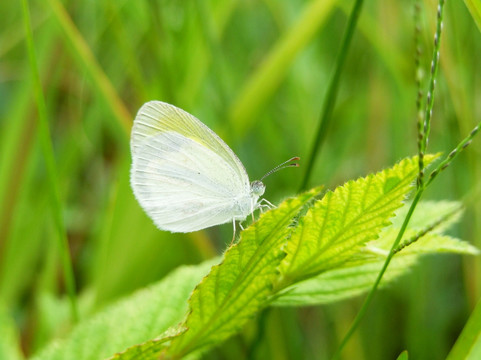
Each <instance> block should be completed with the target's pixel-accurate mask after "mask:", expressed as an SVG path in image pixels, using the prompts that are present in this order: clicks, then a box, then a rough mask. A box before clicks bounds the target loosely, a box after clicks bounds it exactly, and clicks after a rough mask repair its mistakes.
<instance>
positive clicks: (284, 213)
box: [119, 189, 320, 359]
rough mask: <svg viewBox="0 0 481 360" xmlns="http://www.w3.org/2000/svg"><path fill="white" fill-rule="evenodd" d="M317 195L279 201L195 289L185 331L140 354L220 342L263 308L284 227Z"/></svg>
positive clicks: (167, 354) (171, 353) (171, 354)
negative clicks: (279, 203)
mask: <svg viewBox="0 0 481 360" xmlns="http://www.w3.org/2000/svg"><path fill="white" fill-rule="evenodd" d="M319 191H320V190H319V189H315V190H313V191H310V192H308V193H305V194H303V195H301V196H298V197H297V198H292V199H288V200H286V201H284V202H283V203H282V204H281V205H280V206H279V207H278V208H276V209H274V210H272V211H269V212H267V213H265V214H263V215H262V216H261V217H260V219H259V221H257V222H256V223H254V224H253V225H252V226H250V227H249V228H248V229H246V230H245V231H243V232H242V233H241V240H240V241H239V243H238V244H235V245H233V246H231V247H230V248H229V249H228V250H227V252H226V253H225V256H224V261H223V262H222V263H221V264H219V265H216V266H214V267H213V268H212V269H211V272H210V273H209V275H208V276H207V277H205V278H204V279H203V280H202V282H201V283H200V284H199V285H198V286H197V288H196V289H195V290H194V292H193V294H192V296H191V298H190V300H189V303H190V311H189V314H188V316H187V319H186V321H185V323H184V324H183V326H184V327H185V328H187V329H188V330H187V331H185V332H184V333H182V334H178V336H177V337H174V338H173V339H169V340H170V341H169V342H168V343H167V345H166V344H164V342H165V339H163V338H161V339H159V340H156V341H152V342H150V343H149V344H147V346H146V344H142V345H140V346H139V347H141V348H142V349H141V350H142V352H147V353H151V352H153V353H155V354H161V358H162V357H163V358H181V357H184V356H187V355H189V354H192V352H194V351H197V350H199V349H202V348H205V347H207V346H208V345H211V344H215V343H219V342H221V341H223V340H225V339H226V338H227V337H229V336H231V335H232V334H234V333H235V332H236V331H237V330H238V329H239V328H240V327H242V326H243V325H244V323H245V322H246V321H247V320H248V319H249V318H250V317H252V316H253V315H254V314H255V313H256V312H257V311H259V309H260V308H261V307H264V306H265V305H266V304H267V298H268V296H269V295H270V294H271V289H272V282H273V279H274V278H275V277H276V276H277V274H278V273H277V267H278V266H279V264H280V261H281V260H282V258H283V257H284V253H283V251H282V247H283V245H284V244H285V241H286V237H287V236H288V234H289V233H290V231H291V229H290V227H289V225H290V224H291V223H292V221H293V218H294V217H295V216H296V215H297V214H298V213H299V211H300V210H301V209H302V208H303V207H304V206H306V204H307V203H308V202H309V200H311V199H312V198H313V197H314V196H316V195H317V194H318V193H319ZM134 354H135V356H138V354H139V348H136V347H133V348H131V349H128V350H127V351H125V352H124V353H122V354H121V356H120V357H119V358H120V359H131V358H132V356H133V355H134Z"/></svg>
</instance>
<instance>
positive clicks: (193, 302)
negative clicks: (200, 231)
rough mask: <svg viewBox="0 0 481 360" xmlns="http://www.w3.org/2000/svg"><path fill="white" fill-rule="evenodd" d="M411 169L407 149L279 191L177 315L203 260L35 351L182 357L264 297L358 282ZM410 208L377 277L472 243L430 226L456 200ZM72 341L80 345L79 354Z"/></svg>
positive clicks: (288, 299)
mask: <svg viewBox="0 0 481 360" xmlns="http://www.w3.org/2000/svg"><path fill="white" fill-rule="evenodd" d="M433 158H434V157H433V156H428V157H426V161H428V162H429V161H432V160H433ZM416 176H417V158H410V159H405V160H402V161H401V162H400V163H398V164H397V165H395V166H394V167H393V168H390V169H387V170H384V171H381V172H379V173H377V174H372V175H369V176H367V177H365V178H360V179H358V180H355V181H349V182H347V183H346V184H345V185H343V186H340V187H338V188H337V189H335V190H334V191H328V192H327V193H326V194H324V195H323V196H322V198H321V199H320V200H316V199H315V198H316V197H317V196H318V195H319V192H320V189H314V190H312V191H310V192H307V193H305V194H302V195H300V196H298V197H295V198H291V199H287V200H285V201H284V202H283V203H282V204H281V205H280V206H279V207H278V208H276V209H274V210H271V211H268V212H266V213H264V214H261V216H260V219H259V220H258V221H256V222H255V223H254V224H252V225H251V226H250V227H248V228H247V229H246V230H244V231H243V232H242V233H241V237H240V241H239V242H238V243H237V244H234V245H232V246H231V247H230V248H229V249H228V250H227V251H226V253H225V254H224V259H223V260H222V262H221V263H220V264H218V265H214V266H213V267H212V268H211V269H210V272H209V274H208V275H207V276H206V277H205V278H204V279H203V280H202V281H201V282H200V283H199V284H198V285H197V286H196V287H195V289H194V290H193V292H192V295H191V296H190V299H189V301H188V304H189V310H188V312H187V315H186V318H185V319H184V320H183V321H182V322H181V323H178V322H179V321H180V320H182V317H183V315H184V314H185V311H186V305H187V298H188V295H189V293H190V291H191V290H192V289H193V287H194V284H195V283H196V282H197V281H198V280H199V279H200V278H201V276H202V275H203V274H205V273H206V270H207V268H208V266H209V264H203V265H202V266H198V267H190V268H183V269H180V270H178V271H176V273H174V274H172V275H170V276H169V277H168V278H166V279H164V280H163V281H161V282H160V283H159V284H157V285H155V286H153V287H151V288H150V289H148V290H144V291H141V292H139V293H137V294H135V295H134V296H132V297H129V298H127V299H125V300H124V301H123V302H121V303H120V304H118V305H115V306H113V307H111V308H110V309H108V310H106V311H104V312H102V313H100V314H99V315H97V316H95V317H94V318H93V319H92V320H90V321H86V322H85V323H83V324H81V325H79V326H78V327H77V328H76V329H75V330H74V331H73V332H72V335H71V336H70V337H69V338H68V339H67V340H66V341H65V342H64V343H63V344H60V345H58V346H53V347H51V348H50V349H48V350H47V351H45V352H42V353H41V354H40V355H39V356H38V359H65V358H69V357H68V356H71V355H69V354H75V356H76V358H77V359H88V358H90V357H93V356H94V355H100V354H101V355H102V356H106V355H108V354H109V352H110V354H112V353H114V352H118V351H121V350H124V349H125V348H127V349H126V350H124V351H123V352H121V353H119V354H117V355H115V356H114V358H116V359H134V358H136V359H137V358H141V359H150V358H154V357H159V356H160V357H161V358H182V357H184V356H187V355H192V354H196V353H198V352H199V351H205V350H207V349H209V348H211V347H212V346H215V345H217V344H219V343H221V342H222V341H224V340H226V339H227V338H229V337H230V336H232V335H234V334H235V333H236V332H238V331H239V330H240V329H241V328H242V327H243V326H244V325H245V324H246V322H247V321H248V320H249V319H250V318H252V317H253V316H255V315H256V314H257V313H258V312H259V311H260V310H261V309H262V308H264V307H266V306H268V305H270V304H273V305H276V306H294V305H295V306H306V305H314V304H322V303H328V302H334V301H339V300H342V299H346V298H350V297H353V296H356V295H359V294H361V293H363V292H366V291H367V290H368V289H369V288H370V287H371V286H372V284H373V282H374V280H375V278H376V276H377V274H378V272H379V270H380V268H381V266H382V264H383V262H384V259H385V256H386V253H387V252H388V251H389V248H390V246H391V244H392V243H393V241H394V238H395V237H396V235H397V232H398V231H399V222H400V220H401V219H402V218H403V217H404V216H405V208H406V205H404V207H403V208H401V209H399V208H400V207H401V206H402V205H403V202H404V201H405V200H406V197H407V196H408V194H409V193H410V191H411V190H412V184H413V183H414V179H415V178H416ZM397 209H399V210H398V212H397V214H396V216H395V217H394V219H393V221H392V223H391V221H390V219H391V218H392V217H393V216H394V215H395V211H396V210H397ZM418 211H419V214H420V215H419V216H417V217H415V221H413V223H412V226H411V227H410V228H409V229H408V231H407V232H406V236H408V237H409V236H410V235H411V234H416V233H418V232H419V231H422V230H426V229H427V230H429V232H428V231H425V233H426V234H425V235H424V236H422V237H421V238H420V239H418V241H416V242H414V243H412V244H410V245H409V246H406V247H405V248H404V249H403V250H401V251H400V252H399V253H398V254H397V255H396V257H395V260H394V262H393V264H392V266H391V267H390V268H389V271H388V273H387V276H386V278H385V282H388V281H392V280H393V279H394V278H396V277H398V276H400V275H402V274H404V273H406V271H407V270H408V269H410V268H411V267H412V265H413V264H414V263H415V262H416V261H417V260H418V259H419V257H420V256H421V255H423V254H430V253H440V252H450V253H459V254H476V253H477V250H476V248H474V247H473V246H471V245H469V244H467V243H464V242H462V241H459V240H457V239H454V238H451V237H449V236H446V235H443V234H442V233H441V232H440V231H442V230H444V229H445V228H446V227H447V226H448V225H450V224H451V223H452V222H453V221H455V220H456V219H457V218H458V215H459V212H460V207H459V204H457V203H451V202H439V203H430V202H428V203H425V204H422V205H421V206H420V207H419V208H418ZM428 211H429V212H430V213H429V216H426V213H427V212H428ZM435 225H436V226H435ZM307 265H310V266H307ZM120 323H121V324H122V326H120ZM161 333H164V334H163V335H160V334H161ZM133 334H135V336H134V335H133ZM159 335H160V336H159ZM157 336H159V337H157ZM110 339H114V340H113V341H112V340H110ZM135 344H138V345H135ZM80 348H84V349H88V350H83V353H84V355H82V357H79V353H81V352H80V351H79V349H80Z"/></svg>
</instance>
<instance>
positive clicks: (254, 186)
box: [251, 180, 266, 196]
mask: <svg viewBox="0 0 481 360" xmlns="http://www.w3.org/2000/svg"><path fill="white" fill-rule="evenodd" d="M251 191H252V194H254V195H255V196H262V195H263V194H264V191H266V186H265V185H264V183H263V182H262V181H260V180H255V181H253V182H252V183H251Z"/></svg>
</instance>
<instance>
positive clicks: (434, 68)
mask: <svg viewBox="0 0 481 360" xmlns="http://www.w3.org/2000/svg"><path fill="white" fill-rule="evenodd" d="M444 3H445V0H439V4H438V10H437V21H436V32H435V34H434V49H433V57H432V60H431V75H430V78H429V89H428V93H427V95H426V111H425V114H424V129H423V141H422V142H421V149H420V153H422V154H424V153H426V149H427V146H428V139H429V133H430V131H431V118H432V116H433V104H434V90H435V89H436V76H437V74H438V70H439V50H440V48H441V31H442V29H443V17H444ZM423 167H424V166H423Z"/></svg>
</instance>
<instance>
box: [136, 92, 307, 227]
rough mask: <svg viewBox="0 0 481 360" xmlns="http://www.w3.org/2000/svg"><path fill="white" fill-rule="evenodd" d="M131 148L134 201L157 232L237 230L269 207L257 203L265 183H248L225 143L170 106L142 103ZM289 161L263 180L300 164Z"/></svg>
mask: <svg viewBox="0 0 481 360" xmlns="http://www.w3.org/2000/svg"><path fill="white" fill-rule="evenodd" d="M130 147H131V152H132V168H131V174H130V182H131V185H132V188H133V190H134V194H135V197H136V198H137V200H138V201H139V203H140V205H141V206H142V208H143V209H144V210H145V212H146V213H147V214H148V215H149V216H150V217H151V218H152V220H153V221H154V223H155V225H157V227H159V229H161V230H168V231H171V232H191V231H196V230H200V229H204V228H207V227H210V226H214V225H219V224H224V223H227V222H230V221H232V222H233V224H234V231H235V221H236V220H244V219H245V218H246V217H247V216H248V215H249V214H251V213H252V212H253V211H254V210H255V209H257V208H259V207H262V206H264V205H263V204H262V202H265V203H267V204H269V205H272V204H270V203H269V202H268V201H267V200H265V199H261V200H259V197H260V196H262V195H263V194H264V191H265V185H264V184H263V183H262V181H260V180H256V181H253V182H252V183H251V182H249V177H248V176H247V172H246V169H245V168H244V165H242V163H241V162H240V160H239V159H238V158H237V156H236V155H235V154H234V152H233V151H232V150H231V149H230V148H229V147H228V146H227V144H226V143H225V142H224V141H222V139H221V138H220V137H219V136H217V134H215V133H214V132H213V131H212V130H210V129H209V128H208V127H207V126H206V125H204V124H203V123H202V122H200V121H199V120H198V119H197V118H195V117H194V116H192V115H191V114H189V113H187V112H185V111H184V110H182V109H179V108H177V107H175V106H173V105H170V104H167V103H164V102H161V101H150V102H148V103H145V104H144V105H143V106H142V107H141V108H140V110H139V112H138V113H137V116H136V117H135V120H134V125H133V128H132V138H131V142H130ZM293 160H298V158H297V157H296V158H292V159H290V160H288V161H286V162H285V163H283V164H281V165H279V166H277V167H276V168H275V169H273V170H272V171H270V172H269V173H268V174H266V175H265V176H267V175H269V174H271V173H272V172H274V171H277V170H279V169H281V168H284V167H287V166H298V165H297V164H289V165H286V164H287V163H288V162H290V161H293ZM265 176H264V177H265ZM264 177H263V178H264ZM263 178H262V179H263ZM262 179H261V180H262Z"/></svg>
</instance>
